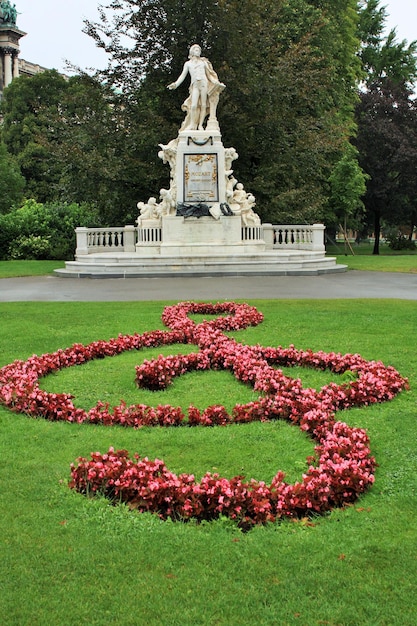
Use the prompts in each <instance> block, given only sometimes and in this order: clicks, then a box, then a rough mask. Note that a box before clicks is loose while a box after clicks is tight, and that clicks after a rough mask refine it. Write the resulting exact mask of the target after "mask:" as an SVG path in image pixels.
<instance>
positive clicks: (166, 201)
mask: <svg viewBox="0 0 417 626" xmlns="http://www.w3.org/2000/svg"><path fill="white" fill-rule="evenodd" d="M159 197H160V200H161V202H160V204H159V207H158V211H159V213H160V215H175V211H176V207H175V201H174V200H173V198H172V195H171V191H170V190H169V189H161V190H160V191H159Z"/></svg>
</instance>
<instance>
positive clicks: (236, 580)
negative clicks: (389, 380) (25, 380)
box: [0, 300, 417, 626]
mask: <svg viewBox="0 0 417 626" xmlns="http://www.w3.org/2000/svg"><path fill="white" fill-rule="evenodd" d="M253 304H255V305H257V306H258V308H259V309H260V310H262V311H263V313H264V315H265V320H264V323H263V324H262V325H260V326H259V327H256V328H250V329H247V330H245V331H241V332H240V333H235V334H234V336H236V338H239V340H241V341H244V342H247V343H250V344H256V343H260V344H262V345H279V344H281V345H288V344H290V343H294V345H295V346H296V347H297V348H307V347H310V348H312V349H314V350H318V349H322V350H325V351H331V350H335V351H340V352H359V353H360V354H362V355H363V356H364V357H365V358H368V359H381V360H383V361H384V362H385V363H387V364H391V365H393V366H394V367H396V368H397V369H398V370H399V371H400V372H401V373H402V374H403V375H405V376H407V377H409V379H410V384H411V391H409V392H404V393H402V394H401V395H400V396H399V397H397V398H396V399H395V400H394V401H392V402H390V403H386V404H380V405H376V406H373V407H367V408H365V409H360V410H359V409H355V410H351V411H347V412H344V414H343V415H341V418H343V419H344V420H346V421H347V422H348V423H349V424H352V425H356V426H360V427H364V428H367V429H368V432H369V435H370V438H371V447H372V451H373V453H374V454H375V456H376V458H377V461H378V463H379V467H378V469H377V474H376V483H375V485H374V487H373V489H372V490H371V491H370V492H368V493H367V494H366V495H365V496H364V497H362V498H361V500H360V501H359V502H358V503H357V504H356V505H355V506H352V507H348V508H346V509H343V510H335V511H333V512H332V513H331V514H330V515H328V516H325V517H322V518H318V519H314V520H312V521H309V522H308V521H306V520H301V521H300V522H286V523H282V524H276V525H269V526H267V527H260V528H256V529H254V530H253V531H251V532H249V533H247V534H243V533H241V532H240V531H239V530H237V529H236V527H235V526H234V525H233V524H232V523H230V521H228V520H219V521H217V522H213V523H210V524H203V525H200V526H198V525H195V524H194V523H189V524H180V523H173V522H162V521H160V520H159V519H158V518H157V517H155V516H152V515H138V514H136V513H132V512H130V511H129V510H127V508H126V507H112V506H110V505H108V504H107V502H105V501H103V500H87V499H85V498H84V497H83V496H81V495H79V494H76V493H74V492H72V491H70V490H69V489H68V487H67V484H66V483H67V480H68V477H69V464H70V463H71V462H72V461H73V460H75V459H76V457H78V456H79V455H88V454H89V453H90V451H92V450H100V451H104V450H106V449H107V448H108V447H109V446H110V445H114V447H116V448H127V449H129V450H130V451H132V452H134V451H137V452H139V453H140V454H142V455H145V454H147V455H148V456H150V457H151V458H153V457H155V456H158V457H159V458H161V457H162V458H164V460H165V461H166V463H167V465H168V466H169V467H170V468H172V469H173V470H174V471H188V472H195V474H196V476H197V477H200V476H201V474H202V473H204V472H205V471H207V470H210V471H219V472H220V473H221V474H224V475H234V474H239V473H242V472H244V473H246V474H247V476H248V477H252V476H253V477H255V478H258V479H264V480H270V478H271V476H272V474H273V473H275V472H276V470H278V469H283V470H285V471H287V472H288V477H289V479H290V480H296V478H297V477H299V476H300V475H301V473H302V471H303V469H304V467H305V457H306V456H307V455H308V454H309V453H310V451H311V447H312V443H311V442H310V441H309V440H308V439H306V438H305V437H304V435H303V434H302V433H301V432H300V431H299V430H298V429H294V428H292V427H290V426H288V425H287V424H284V423H280V422H279V423H277V424H251V425H244V426H234V427H230V428H213V429H193V431H191V430H188V429H181V428H177V429H141V430H139V431H130V430H128V429H122V428H119V427H114V428H105V427H99V426H91V427H89V426H87V425H85V426H82V425H81V426H80V425H71V424H61V423H49V422H46V421H43V420H34V419H29V418H26V417H25V416H21V415H14V414H12V413H10V412H9V411H6V410H5V409H4V408H0V433H1V435H0V481H1V485H2V487H1V489H0V506H1V511H2V515H1V517H0V542H1V543H0V546H1V548H0V551H1V555H2V558H1V563H0V586H1V589H2V593H1V594H0V611H1V615H2V621H3V623H4V624H5V625H7V626H12V625H13V626H21V625H26V624H31V625H32V624H35V625H39V626H43V625H49V624H53V625H54V626H61V625H62V626H72V625H74V626H75V625H77V626H78V625H79V624H88V625H97V626H102V625H103V626H104V625H107V624H115V625H116V624H117V625H122V626H124V625H132V626H137V625H139V626H141V625H146V626H148V625H151V626H153V625H155V626H160V625H163V626H165V625H167V626H176V625H178V626H188V625H189V626H197V625H201V626H218V625H220V626H234V625H236V626H237V625H239V626H240V625H242V624H245V625H246V624H248V625H252V624H253V625H279V626H281V625H291V626H292V625H299V624H302V625H303V626H315V625H319V624H320V625H321V624H328V625H333V626H338V625H339V626H340V625H341V626H358V625H366V626H368V625H375V626H385V625H386V626H396V625H398V626H404V625H405V624H407V625H412V624H415V623H416V618H415V615H416V614H417V593H416V591H417V582H416V580H417V577H416V573H417V571H416V570H417V567H416V566H417V561H416V551H415V547H416V544H417V530H416V525H415V519H416V514H417V493H416V479H415V472H416V469H417V435H416V412H417V411H416V409H417V404H416V395H415V388H416V384H417V352H416V343H417V328H416V324H415V319H416V313H417V304H416V303H415V302H408V301H407V302H406V301H392V300H378V301H374V300H373V301H364V300H351V301H345V300H341V301H316V300H314V301H280V302H277V301H273V300H269V301H260V302H253ZM162 306H163V304H161V303H140V304H137V303H123V305H120V304H117V303H88V304H84V303H45V304H39V303H3V304H1V305H0V315H1V320H2V323H1V325H0V346H1V353H0V360H1V365H3V364H6V363H8V362H10V361H12V360H13V359H15V358H21V359H26V358H27V357H28V356H30V355H31V354H32V353H38V354H40V353H42V352H50V351H53V350H56V349H57V348H60V347H66V346H68V345H70V344H72V343H74V342H83V343H86V342H88V341H92V340H96V339H99V338H103V339H108V338H110V337H112V336H115V335H117V334H118V333H131V332H134V331H138V332H143V331H145V330H152V329H155V328H161V327H162V325H161V321H160V314H161V310H162ZM177 348H178V347H171V348H169V349H168V352H169V353H171V352H173V351H174V350H175V349H177ZM180 348H181V350H183V349H190V348H191V347H190V346H188V347H184V346H181V347H180ZM162 351H163V349H162V348H160V349H159V350H157V351H156V353H160V352H162ZM152 354H155V351H154V352H153V353H151V352H148V351H147V352H146V353H145V352H140V353H138V352H135V353H129V354H125V355H122V356H120V357H117V358H113V359H104V360H103V361H100V362H98V363H90V364H88V365H85V366H80V367H74V368H71V369H67V370H64V371H62V372H61V373H59V374H56V375H54V376H51V377H48V378H46V379H44V381H43V385H44V386H45V388H48V389H50V390H55V391H61V390H65V391H67V392H72V393H74V394H75V395H76V400H77V403H79V404H80V405H82V406H86V407H88V406H89V405H91V404H92V403H95V402H96V401H97V400H99V399H108V400H109V401H110V402H118V401H119V399H120V397H121V396H123V397H125V399H126V400H127V401H130V400H133V401H137V402H139V401H145V402H148V401H149V402H153V403H154V404H156V403H160V402H161V403H165V402H169V403H174V404H175V403H179V404H181V405H182V406H185V407H186V406H187V405H188V404H189V403H191V402H193V403H195V404H197V405H201V406H205V405H206V404H208V403H211V402H222V403H223V402H224V403H226V404H228V403H229V404H233V403H234V402H236V401H245V400H248V399H251V398H252V397H253V392H252V390H251V389H248V388H246V387H244V386H242V385H240V384H238V383H237V382H236V381H235V380H234V379H233V378H232V377H231V376H230V375H229V374H228V373H227V372H204V373H195V375H194V374H188V375H186V376H183V377H180V378H178V379H176V380H175V382H174V384H173V385H172V387H171V388H170V389H169V390H167V391H164V392H158V393H153V394H152V393H150V392H144V391H142V390H141V391H140V392H139V391H138V390H137V389H136V388H135V386H134V366H135V365H136V364H137V363H140V362H141V361H142V360H143V358H145V357H146V358H151V356H152ZM212 375H213V376H212ZM293 375H296V376H301V378H302V379H303V382H304V383H305V384H306V385H307V384H308V385H312V386H321V385H322V384H324V383H326V382H328V380H329V377H328V376H327V375H325V374H318V373H316V372H310V371H303V370H297V371H293ZM330 378H332V377H331V376H330ZM333 378H334V377H333ZM336 379H337V377H336ZM145 393H148V395H143V394H145ZM216 468H217V470H216Z"/></svg>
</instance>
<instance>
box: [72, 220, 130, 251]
mask: <svg viewBox="0 0 417 626" xmlns="http://www.w3.org/2000/svg"><path fill="white" fill-rule="evenodd" d="M75 232H76V234H77V249H76V251H75V254H76V255H77V256H78V255H84V254H94V253H96V252H135V250H136V241H137V228H135V226H120V227H109V228H81V227H80V228H76V229H75Z"/></svg>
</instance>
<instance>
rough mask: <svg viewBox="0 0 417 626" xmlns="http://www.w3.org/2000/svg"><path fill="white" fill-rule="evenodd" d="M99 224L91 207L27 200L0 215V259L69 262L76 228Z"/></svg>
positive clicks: (95, 211) (96, 215)
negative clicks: (16, 207)
mask: <svg viewBox="0 0 417 626" xmlns="http://www.w3.org/2000/svg"><path fill="white" fill-rule="evenodd" d="M99 225H100V217H99V214H98V211H97V208H96V207H94V206H91V205H88V204H75V203H73V204H65V203H58V202H57V203H50V204H39V203H38V202H35V200H27V201H26V202H25V203H24V204H23V206H21V207H20V208H18V209H14V210H12V211H11V212H10V213H7V214H5V215H0V259H2V260H7V259H11V258H14V259H57V260H58V259H59V260H69V259H72V258H73V255H74V251H75V247H76V236H75V228H76V227H77V226H86V227H91V226H99Z"/></svg>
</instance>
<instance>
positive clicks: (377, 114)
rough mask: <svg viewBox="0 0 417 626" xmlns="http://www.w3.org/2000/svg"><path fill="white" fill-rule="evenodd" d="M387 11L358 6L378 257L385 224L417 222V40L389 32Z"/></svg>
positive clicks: (365, 143) (373, 2)
mask: <svg viewBox="0 0 417 626" xmlns="http://www.w3.org/2000/svg"><path fill="white" fill-rule="evenodd" d="M386 19H387V12H386V9H385V7H383V6H382V7H381V6H380V1H379V0H363V1H361V2H359V24H358V28H359V34H360V38H361V41H362V46H361V51H360V59H361V62H362V66H363V71H364V79H363V82H362V85H361V89H360V92H359V95H360V101H359V103H358V106H357V111H356V119H357V124H358V135H357V139H356V142H355V143H356V145H357V147H358V149H359V154H360V163H361V165H362V167H363V169H364V170H365V171H366V173H367V174H368V175H369V179H368V182H367V190H366V194H365V195H364V203H365V208H366V214H365V223H366V225H368V226H369V227H370V228H371V230H373V232H374V234H375V245H374V254H379V242H380V234H381V224H382V221H385V222H386V223H387V224H391V225H399V224H400V223H402V222H406V223H409V224H411V223H412V222H413V221H415V217H413V216H414V215H415V207H414V202H413V197H415V191H416V190H415V184H416V183H415V175H414V167H415V137H416V133H417V118H416V115H415V110H416V107H415V101H414V97H413V92H412V89H413V86H414V84H415V81H416V79H417V42H416V41H414V42H411V43H410V44H407V42H406V41H401V42H398V41H397V38H396V31H395V29H392V30H391V31H389V32H388V33H387V34H385V26H386Z"/></svg>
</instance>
